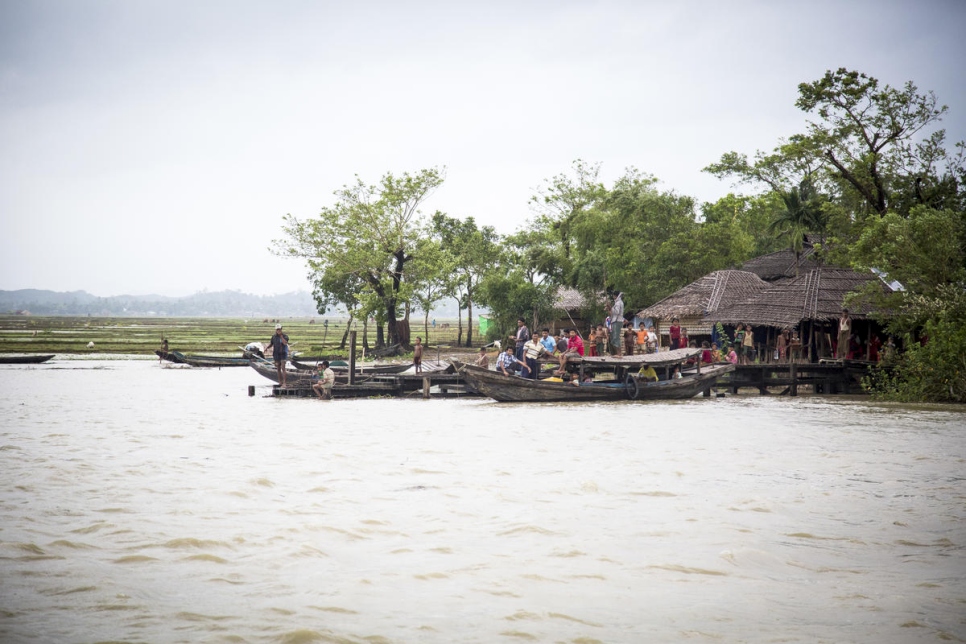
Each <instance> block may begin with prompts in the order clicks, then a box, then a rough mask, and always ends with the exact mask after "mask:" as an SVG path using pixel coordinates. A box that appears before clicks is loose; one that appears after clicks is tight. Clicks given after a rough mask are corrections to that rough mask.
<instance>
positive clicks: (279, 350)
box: [268, 324, 288, 389]
mask: <svg viewBox="0 0 966 644" xmlns="http://www.w3.org/2000/svg"><path fill="white" fill-rule="evenodd" d="M268 346H269V349H270V350H271V352H272V360H274V361H275V372H276V373H277V374H278V384H280V385H282V388H283V389H284V388H285V384H286V383H285V361H286V360H287V359H288V336H287V335H285V334H284V333H282V325H281V324H276V325H275V335H273V336H272V339H271V340H269V341H268Z"/></svg>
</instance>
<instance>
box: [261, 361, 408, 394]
mask: <svg viewBox="0 0 966 644" xmlns="http://www.w3.org/2000/svg"><path fill="white" fill-rule="evenodd" d="M251 366H252V369H254V370H255V371H257V372H258V373H259V374H260V375H262V376H265V377H266V378H268V379H269V380H271V381H272V382H276V383H277V382H278V372H277V371H276V370H275V363H274V362H272V361H270V360H266V361H264V362H258V361H254V360H253V361H252V363H251ZM411 366H412V365H408V364H403V365H368V366H365V367H359V366H357V367H356V378H361V379H365V378H369V377H371V376H383V375H393V374H397V373H400V372H402V371H405V370H406V369H408V368H409V367H411ZM313 367H314V365H313ZM331 368H332V371H334V372H335V381H336V382H341V383H346V382H348V381H349V369H348V367H340V366H332V367H331ZM316 373H317V372H316V370H315V369H314V368H312V369H299V368H297V367H294V366H292V365H286V369H285V384H286V385H287V386H289V387H308V386H310V385H311V384H312V383H313V382H315V381H314V379H313V378H314V377H315V375H316Z"/></svg>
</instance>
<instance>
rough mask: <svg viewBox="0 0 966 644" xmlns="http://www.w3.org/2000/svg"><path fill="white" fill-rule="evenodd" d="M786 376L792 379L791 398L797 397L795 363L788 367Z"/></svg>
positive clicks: (796, 370)
mask: <svg viewBox="0 0 966 644" xmlns="http://www.w3.org/2000/svg"><path fill="white" fill-rule="evenodd" d="M788 376H789V377H790V378H791V379H792V390H791V394H792V395H793V396H797V395H798V365H797V364H796V363H794V362H793V363H791V364H790V365H788Z"/></svg>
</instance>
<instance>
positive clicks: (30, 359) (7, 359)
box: [0, 353, 56, 364]
mask: <svg viewBox="0 0 966 644" xmlns="http://www.w3.org/2000/svg"><path fill="white" fill-rule="evenodd" d="M55 355H56V354H54V353H51V354H49V355H46V354H45V355H39V354H35V355H26V356H5V355H0V364H40V363H42V362H47V361H48V360H50V359H51V358H53V357H54V356H55Z"/></svg>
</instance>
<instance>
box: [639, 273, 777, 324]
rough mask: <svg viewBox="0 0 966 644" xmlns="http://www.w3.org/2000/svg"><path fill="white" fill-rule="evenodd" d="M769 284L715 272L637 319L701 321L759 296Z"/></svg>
mask: <svg viewBox="0 0 966 644" xmlns="http://www.w3.org/2000/svg"><path fill="white" fill-rule="evenodd" d="M767 286H768V283H767V282H765V281H764V280H762V279H761V278H760V277H758V276H757V275H755V274H754V273H749V272H747V271H715V272H714V273H709V274H708V275H705V276H704V277H702V278H701V279H699V280H697V281H695V282H691V283H690V284H688V285H687V286H685V287H684V288H682V289H680V290H678V291H676V292H675V293H672V294H671V295H668V296H667V297H666V298H664V299H663V300H661V301H660V302H658V303H656V304H652V305H651V306H649V307H647V308H646V309H644V310H643V311H640V312H639V313H638V314H637V316H638V317H641V318H657V319H660V320H669V319H671V318H673V317H680V318H684V317H701V316H703V315H705V314H706V313H709V312H711V311H716V310H718V309H719V308H721V307H724V306H731V305H732V304H734V303H736V302H739V301H741V300H744V299H747V298H748V297H750V296H752V295H754V294H756V293H758V292H759V291H761V290H762V289H764V288H766V287H767Z"/></svg>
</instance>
